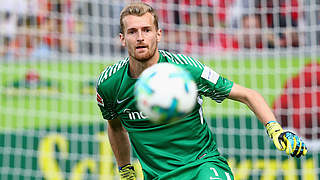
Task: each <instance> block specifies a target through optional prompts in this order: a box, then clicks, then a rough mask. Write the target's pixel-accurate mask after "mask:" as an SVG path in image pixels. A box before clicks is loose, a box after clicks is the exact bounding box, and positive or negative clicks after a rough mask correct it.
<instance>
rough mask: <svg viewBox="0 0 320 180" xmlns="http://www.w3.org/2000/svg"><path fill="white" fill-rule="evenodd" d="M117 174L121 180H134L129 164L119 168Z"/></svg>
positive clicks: (133, 173) (131, 167) (132, 170)
mask: <svg viewBox="0 0 320 180" xmlns="http://www.w3.org/2000/svg"><path fill="white" fill-rule="evenodd" d="M119 174H120V179H121V180H136V173H135V171H134V167H133V166H132V165H131V164H126V165H124V166H121V167H119Z"/></svg>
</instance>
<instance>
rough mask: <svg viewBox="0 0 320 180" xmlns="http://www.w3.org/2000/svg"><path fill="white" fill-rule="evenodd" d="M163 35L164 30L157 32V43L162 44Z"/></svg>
mask: <svg viewBox="0 0 320 180" xmlns="http://www.w3.org/2000/svg"><path fill="white" fill-rule="evenodd" d="M161 34H162V30H161V29H160V28H159V29H158V31H157V42H160V40H161Z"/></svg>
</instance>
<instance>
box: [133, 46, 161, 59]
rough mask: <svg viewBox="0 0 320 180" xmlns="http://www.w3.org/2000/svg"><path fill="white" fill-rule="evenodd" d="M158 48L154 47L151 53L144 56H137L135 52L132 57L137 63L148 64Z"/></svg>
mask: <svg viewBox="0 0 320 180" xmlns="http://www.w3.org/2000/svg"><path fill="white" fill-rule="evenodd" d="M156 50H157V47H154V48H153V50H151V51H149V49H148V52H147V53H146V54H144V55H142V56H139V55H135V52H133V53H132V54H131V55H130V56H131V57H132V58H133V59H135V60H136V61H139V62H147V61H148V60H150V59H151V58H152V57H153V56H154V55H155V53H156Z"/></svg>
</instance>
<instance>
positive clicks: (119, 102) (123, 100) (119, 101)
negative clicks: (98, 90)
mask: <svg viewBox="0 0 320 180" xmlns="http://www.w3.org/2000/svg"><path fill="white" fill-rule="evenodd" d="M128 99H129V97H127V98H125V99H122V100H119V99H117V103H118V104H121V103H123V102H125V101H126V100H128Z"/></svg>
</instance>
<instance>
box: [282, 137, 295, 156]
mask: <svg viewBox="0 0 320 180" xmlns="http://www.w3.org/2000/svg"><path fill="white" fill-rule="evenodd" d="M283 141H284V143H285V144H286V147H285V151H286V153H287V154H288V155H291V153H292V151H293V150H292V146H293V144H292V143H294V142H290V140H289V139H288V138H287V137H286V136H283Z"/></svg>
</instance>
